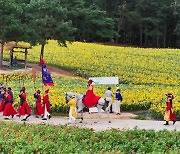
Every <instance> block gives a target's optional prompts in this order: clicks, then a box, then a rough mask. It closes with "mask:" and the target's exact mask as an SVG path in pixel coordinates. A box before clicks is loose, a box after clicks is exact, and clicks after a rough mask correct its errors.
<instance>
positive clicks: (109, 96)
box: [68, 80, 123, 123]
mask: <svg viewBox="0 0 180 154" xmlns="http://www.w3.org/2000/svg"><path fill="white" fill-rule="evenodd" d="M93 90H94V81H93V80H89V81H88V89H87V91H86V94H85V95H84V98H83V99H82V102H83V104H84V105H85V106H86V107H88V108H90V107H94V106H96V105H97V103H98V101H99V99H100V98H101V97H100V96H96V95H95V94H94V91H93ZM105 95H106V98H105V103H106V104H105V106H106V111H110V113H113V111H112V103H113V98H114V94H113V92H112V91H111V87H108V89H107V91H106V92H105ZM115 100H116V111H115V112H116V114H117V115H120V103H121V102H122V100H123V98H122V95H121V93H120V89H119V88H117V90H116V94H115ZM68 105H69V106H70V110H69V121H68V123H71V122H72V121H76V118H77V109H76V106H77V99H76V97H75V95H74V96H72V98H71V99H70V101H69V102H68Z"/></svg>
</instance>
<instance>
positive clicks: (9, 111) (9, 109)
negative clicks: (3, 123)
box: [3, 87, 17, 120]
mask: <svg viewBox="0 0 180 154" xmlns="http://www.w3.org/2000/svg"><path fill="white" fill-rule="evenodd" d="M12 102H13V97H12V91H11V88H10V87H9V88H8V94H7V97H6V98H5V107H4V112H3V116H4V117H5V118H4V119H8V120H9V116H12V119H13V117H14V115H15V114H17V112H16V110H15V109H14V107H13V105H12Z"/></svg>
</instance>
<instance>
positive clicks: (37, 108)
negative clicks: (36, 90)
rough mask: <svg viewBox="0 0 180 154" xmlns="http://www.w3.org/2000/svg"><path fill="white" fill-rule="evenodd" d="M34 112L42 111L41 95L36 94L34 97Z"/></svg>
mask: <svg viewBox="0 0 180 154" xmlns="http://www.w3.org/2000/svg"><path fill="white" fill-rule="evenodd" d="M34 112H35V114H36V115H42V114H43V113H44V109H43V106H42V105H41V95H40V94H38V95H37V98H36V107H35V111H34Z"/></svg>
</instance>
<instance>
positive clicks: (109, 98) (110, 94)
mask: <svg viewBox="0 0 180 154" xmlns="http://www.w3.org/2000/svg"><path fill="white" fill-rule="evenodd" d="M105 95H106V103H107V106H108V107H107V108H106V110H109V111H110V113H113V108H112V103H113V97H114V94H113V92H112V91H111V87H108V89H107V91H106V92H105ZM115 100H116V101H115V103H116V111H115V112H116V114H117V115H120V114H121V113H120V103H121V102H122V100H123V98H122V95H121V93H120V89H119V88H117V90H116V94H115Z"/></svg>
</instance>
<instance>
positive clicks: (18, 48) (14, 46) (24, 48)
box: [4, 42, 31, 68]
mask: <svg viewBox="0 0 180 154" xmlns="http://www.w3.org/2000/svg"><path fill="white" fill-rule="evenodd" d="M28 49H31V46H30V45H24V44H19V43H16V42H9V43H7V44H5V46H4V50H9V56H10V58H9V67H12V66H13V61H14V53H15V52H20V53H23V54H24V60H21V61H24V67H25V68H26V65H27V55H28Z"/></svg>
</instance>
